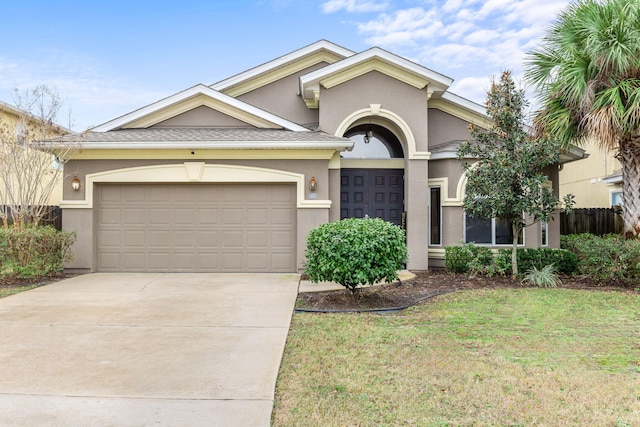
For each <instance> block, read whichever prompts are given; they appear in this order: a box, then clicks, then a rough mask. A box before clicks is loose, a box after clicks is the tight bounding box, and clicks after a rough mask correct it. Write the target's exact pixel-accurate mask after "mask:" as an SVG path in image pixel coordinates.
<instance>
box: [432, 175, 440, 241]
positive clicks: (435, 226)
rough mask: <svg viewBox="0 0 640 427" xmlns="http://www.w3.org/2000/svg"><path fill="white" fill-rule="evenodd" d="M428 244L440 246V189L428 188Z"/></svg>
mask: <svg viewBox="0 0 640 427" xmlns="http://www.w3.org/2000/svg"><path fill="white" fill-rule="evenodd" d="M429 190H430V197H431V200H430V204H429V244H430V245H435V246H439V245H442V198H441V197H442V196H441V193H440V191H441V190H440V187H430V188H429Z"/></svg>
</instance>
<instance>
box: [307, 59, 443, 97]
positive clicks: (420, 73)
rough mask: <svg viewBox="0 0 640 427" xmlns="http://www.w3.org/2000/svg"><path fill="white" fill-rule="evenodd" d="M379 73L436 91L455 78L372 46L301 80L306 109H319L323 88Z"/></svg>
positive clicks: (441, 90) (419, 87)
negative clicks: (366, 74) (307, 107)
mask: <svg viewBox="0 0 640 427" xmlns="http://www.w3.org/2000/svg"><path fill="white" fill-rule="evenodd" d="M373 70H376V71H379V72H381V73H384V74H387V75H389V76H391V77H394V78H397V79H398V80H401V81H403V82H405V83H407V84H409V85H412V86H414V87H416V88H418V89H423V88H425V87H427V86H429V88H430V90H432V91H433V92H444V91H446V90H447V88H448V87H449V86H450V85H451V83H453V79H451V78H450V77H447V76H445V75H443V74H440V73H437V72H435V71H433V70H431V69H429V68H426V67H423V66H422V65H419V64H416V63H415V62H411V61H409V60H408V59H406V58H402V57H400V56H398V55H395V54H393V53H390V52H388V51H386V50H384V49H380V48H379V47H373V48H371V49H368V50H365V51H364V52H360V53H358V54H355V55H351V56H349V57H348V58H345V59H343V60H341V61H338V62H336V63H333V64H331V65H327V66H326V67H323V68H321V69H319V70H316V71H313V72H311V73H308V74H305V75H304V76H301V77H300V94H301V95H302V97H303V98H304V100H305V102H306V103H307V106H309V107H310V108H317V107H318V102H319V97H320V85H322V87H324V88H325V89H330V88H332V87H334V86H337V85H339V84H340V83H343V82H345V81H347V80H350V79H352V78H355V77H358V76H361V75H363V74H365V73H368V72H370V71H373Z"/></svg>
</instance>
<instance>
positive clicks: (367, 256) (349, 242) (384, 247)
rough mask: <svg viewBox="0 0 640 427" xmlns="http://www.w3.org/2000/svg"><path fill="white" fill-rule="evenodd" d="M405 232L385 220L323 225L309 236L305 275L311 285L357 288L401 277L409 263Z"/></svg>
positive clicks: (349, 221) (354, 290) (346, 221)
mask: <svg viewBox="0 0 640 427" xmlns="http://www.w3.org/2000/svg"><path fill="white" fill-rule="evenodd" d="M404 238H405V235H404V230H402V229H401V228H400V227H398V226H397V225H394V224H391V223H390V222H386V221H383V220H382V219H379V218H376V219H369V218H366V219H363V218H349V219H343V220H340V221H334V222H330V223H327V224H321V225H319V226H318V227H316V228H314V229H313V230H311V232H310V233H309V236H308V237H307V250H306V257H307V263H306V265H305V273H306V274H307V275H308V276H309V280H311V281H312V282H321V281H330V282H336V283H339V284H341V285H342V286H344V287H345V288H347V289H349V290H350V291H351V293H352V294H355V293H356V290H357V289H358V286H361V285H373V284H374V283H377V282H380V281H382V280H386V281H388V282H392V281H394V280H396V279H397V278H398V273H397V272H398V270H400V269H401V268H403V266H404V264H405V263H406V262H407V246H406V244H405V239H404Z"/></svg>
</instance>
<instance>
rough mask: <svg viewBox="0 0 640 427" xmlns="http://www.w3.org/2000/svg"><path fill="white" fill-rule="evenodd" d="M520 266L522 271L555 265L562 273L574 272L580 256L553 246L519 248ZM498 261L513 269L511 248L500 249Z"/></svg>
mask: <svg viewBox="0 0 640 427" xmlns="http://www.w3.org/2000/svg"><path fill="white" fill-rule="evenodd" d="M516 256H517V257H518V266H519V267H520V270H521V271H529V270H531V269H534V268H535V269H537V270H541V269H543V268H544V267H546V266H547V265H553V266H554V267H555V270H556V271H557V272H558V273H560V274H573V273H575V272H576V270H577V268H578V258H577V257H576V255H575V254H574V253H572V252H569V251H566V250H563V249H551V248H538V249H533V248H518V250H517V255H516ZM496 263H497V264H499V265H501V266H503V268H504V269H505V270H506V269H508V270H510V269H511V249H499V250H498V255H497V256H496Z"/></svg>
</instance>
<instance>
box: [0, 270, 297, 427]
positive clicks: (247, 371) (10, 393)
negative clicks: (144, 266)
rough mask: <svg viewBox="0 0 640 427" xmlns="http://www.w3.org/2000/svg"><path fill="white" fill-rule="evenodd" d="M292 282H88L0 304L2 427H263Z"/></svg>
mask: <svg viewBox="0 0 640 427" xmlns="http://www.w3.org/2000/svg"><path fill="white" fill-rule="evenodd" d="M299 278H300V277H299V276H298V275H297V274H89V275H84V276H78V277H74V278H71V279H67V280H63V281H61V282H58V283H54V284H51V285H48V286H45V287H42V288H38V289H34V290H31V291H28V292H24V293H21V294H18V295H14V296H11V297H7V298H2V299H0V348H1V350H0V425H2V426H5V425H9V426H12V425H17V426H23V425H29V426H38V425H43V426H44V425H46V426H76V425H77V426H89V425H90V426H111V425H113V426H146V425H172V426H173V425H185V426H186V425H188V426H268V425H269V423H270V416H271V409H272V406H273V398H274V388H275V382H276V377H277V373H278V368H279V366H280V360H281V357H282V352H283V349H284V345H285V341H286V337H287V333H288V329H289V325H290V322H291V315H292V311H293V307H294V304H295V298H296V294H297V289H298V282H299Z"/></svg>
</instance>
